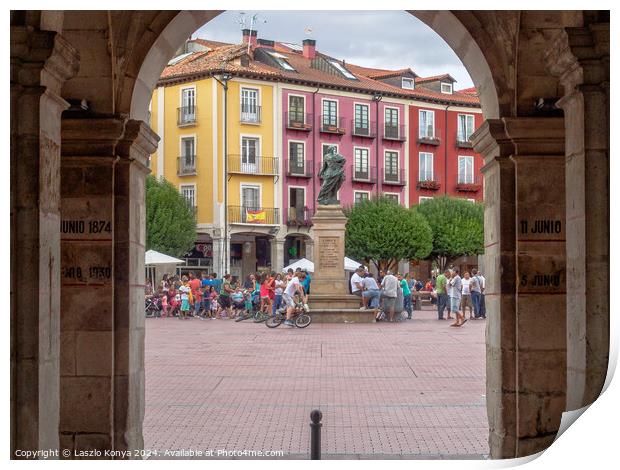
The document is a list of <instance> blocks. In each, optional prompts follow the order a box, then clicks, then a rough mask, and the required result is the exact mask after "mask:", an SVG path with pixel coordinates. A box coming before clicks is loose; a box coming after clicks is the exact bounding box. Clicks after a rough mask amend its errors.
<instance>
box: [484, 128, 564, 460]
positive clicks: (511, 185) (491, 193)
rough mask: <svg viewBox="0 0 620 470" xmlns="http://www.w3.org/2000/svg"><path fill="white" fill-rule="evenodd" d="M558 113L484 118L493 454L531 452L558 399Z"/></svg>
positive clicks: (554, 425)
mask: <svg viewBox="0 0 620 470" xmlns="http://www.w3.org/2000/svg"><path fill="white" fill-rule="evenodd" d="M563 125H564V124H563V120H562V119H561V118H560V119H558V118H504V119H501V120H490V121H486V122H485V123H484V124H483V126H481V128H480V129H479V130H478V131H477V132H476V134H475V135H474V137H473V139H472V140H473V142H474V146H475V149H476V151H477V152H480V153H482V154H483V156H484V158H485V166H484V168H483V173H484V178H485V185H484V187H485V194H484V199H485V206H486V207H485V269H486V271H485V274H486V279H487V289H486V303H487V318H488V320H487V409H488V414H489V427H490V436H489V443H490V449H491V456H492V457H493V458H511V457H520V456H525V455H530V454H533V453H536V452H538V451H541V450H543V449H545V448H546V447H548V445H549V444H550V443H551V442H552V441H553V439H555V435H556V433H557V429H558V427H559V423H560V419H561V415H562V412H563V411H564V407H565V391H566V376H565V364H566V362H565V355H566V340H565V331H566V317H565V308H566V287H565V246H564V244H565V228H564V226H565V205H564V201H565V194H564V176H563V175H564V151H563V150H564V132H563Z"/></svg>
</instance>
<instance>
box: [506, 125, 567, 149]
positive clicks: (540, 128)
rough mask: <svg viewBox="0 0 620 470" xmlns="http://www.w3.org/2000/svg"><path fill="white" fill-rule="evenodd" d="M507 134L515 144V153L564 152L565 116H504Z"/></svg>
mask: <svg viewBox="0 0 620 470" xmlns="http://www.w3.org/2000/svg"><path fill="white" fill-rule="evenodd" d="M502 121H503V122H504V128H505V132H506V136H507V137H508V139H510V141H511V142H512V144H513V146H514V151H513V155H519V156H521V155H558V154H564V118H557V117H520V118H503V119H502Z"/></svg>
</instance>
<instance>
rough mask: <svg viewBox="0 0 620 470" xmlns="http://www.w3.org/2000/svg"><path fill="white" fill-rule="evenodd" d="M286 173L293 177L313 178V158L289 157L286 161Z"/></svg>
mask: <svg viewBox="0 0 620 470" xmlns="http://www.w3.org/2000/svg"><path fill="white" fill-rule="evenodd" d="M286 175H287V176H290V177H293V178H312V160H303V161H301V162H300V161H299V160H298V159H297V158H289V159H288V160H287V161H286Z"/></svg>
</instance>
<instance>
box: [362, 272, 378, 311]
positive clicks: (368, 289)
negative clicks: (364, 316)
mask: <svg viewBox="0 0 620 470" xmlns="http://www.w3.org/2000/svg"><path fill="white" fill-rule="evenodd" d="M362 287H363V288H364V290H363V292H362V299H363V300H364V304H365V306H364V307H362V308H367V306H370V308H373V309H374V308H377V307H378V306H379V299H380V298H381V289H379V285H378V284H377V281H376V280H375V278H374V276H373V275H372V273H367V274H366V277H364V279H363V280H362Z"/></svg>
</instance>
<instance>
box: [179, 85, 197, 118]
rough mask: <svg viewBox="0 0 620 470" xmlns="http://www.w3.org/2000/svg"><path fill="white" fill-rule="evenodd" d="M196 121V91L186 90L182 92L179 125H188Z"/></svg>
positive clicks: (192, 89)
mask: <svg viewBox="0 0 620 470" xmlns="http://www.w3.org/2000/svg"><path fill="white" fill-rule="evenodd" d="M195 121H196V89H194V88H184V89H183V90H181V109H180V114H179V123H180V124H186V123H190V122H195Z"/></svg>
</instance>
